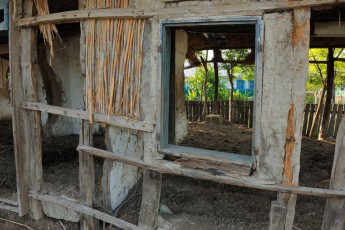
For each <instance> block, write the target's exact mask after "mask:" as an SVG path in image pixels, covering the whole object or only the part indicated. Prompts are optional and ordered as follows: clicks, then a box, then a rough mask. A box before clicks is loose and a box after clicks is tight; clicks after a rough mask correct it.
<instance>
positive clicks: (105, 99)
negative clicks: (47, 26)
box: [85, 0, 145, 121]
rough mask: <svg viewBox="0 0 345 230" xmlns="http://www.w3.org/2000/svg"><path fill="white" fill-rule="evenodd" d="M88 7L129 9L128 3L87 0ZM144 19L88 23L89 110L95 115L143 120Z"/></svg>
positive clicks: (87, 91)
mask: <svg viewBox="0 0 345 230" xmlns="http://www.w3.org/2000/svg"><path fill="white" fill-rule="evenodd" d="M85 7H86V8H89V9H93V8H126V7H128V0H124V1H121V0H118V1H117V0H86V5H85ZM144 23H145V21H144V20H143V19H100V20H88V21H87V22H85V35H86V52H85V55H86V58H85V59H86V107H87V110H88V111H89V112H90V120H91V121H92V113H103V114H108V115H110V116H125V117H127V118H131V119H136V120H137V119H140V116H139V89H140V75H141V67H142V58H143V53H142V52H143V50H142V43H143V32H144Z"/></svg>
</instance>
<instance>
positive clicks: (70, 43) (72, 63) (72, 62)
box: [38, 36, 85, 136]
mask: <svg viewBox="0 0 345 230" xmlns="http://www.w3.org/2000/svg"><path fill="white" fill-rule="evenodd" d="M45 51H46V55H45V56H46V57H47V59H48V60H46V61H47V63H49V62H50V60H49V59H50V57H49V50H48V48H46V49H45ZM42 52H43V51H42V50H39V52H38V55H42V54H40V53H42ZM43 56H44V55H43ZM79 60H80V57H79V36H75V37H69V38H65V39H64V40H63V42H62V44H61V43H60V42H58V41H56V42H55V57H54V58H52V59H51V66H50V67H49V66H46V68H48V69H49V68H50V69H51V70H50V71H53V72H54V73H50V71H49V70H48V71H47V72H48V73H46V72H43V71H42V68H40V67H38V92H39V101H40V102H42V103H47V99H48V98H47V96H48V97H49V95H47V92H46V90H53V91H54V93H53V94H52V95H53V96H54V97H55V98H54V99H53V100H52V102H53V103H52V104H53V105H57V106H62V107H65V108H73V109H83V107H84V105H83V94H84V82H85V80H84V77H83V76H82V74H81V70H80V61H79ZM46 74H50V77H52V76H53V75H54V74H55V77H54V81H51V83H52V86H51V89H46V88H47V87H46V86H45V85H44V83H43V77H45V78H46V79H47V76H45V75H46ZM42 75H43V76H42ZM48 81H49V80H48ZM60 89H61V91H60ZM48 94H49V93H48ZM47 121H48V114H47V113H42V125H43V132H44V135H47V136H51V135H53V136H63V135H70V134H79V132H80V125H81V123H80V121H79V120H77V119H72V118H68V117H63V116H56V117H55V118H54V119H50V120H49V122H47Z"/></svg>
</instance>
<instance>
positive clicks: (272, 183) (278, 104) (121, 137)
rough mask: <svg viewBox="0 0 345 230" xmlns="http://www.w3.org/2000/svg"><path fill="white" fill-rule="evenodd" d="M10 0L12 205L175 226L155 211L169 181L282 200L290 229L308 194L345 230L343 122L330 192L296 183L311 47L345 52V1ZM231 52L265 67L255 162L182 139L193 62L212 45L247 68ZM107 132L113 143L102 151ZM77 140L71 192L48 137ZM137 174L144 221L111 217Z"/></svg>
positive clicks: (333, 225)
mask: <svg viewBox="0 0 345 230" xmlns="http://www.w3.org/2000/svg"><path fill="white" fill-rule="evenodd" d="M0 3H3V4H2V5H3V7H2V8H3V10H0V13H2V14H3V16H4V17H3V18H8V19H9V27H8V28H6V26H5V27H4V28H3V29H2V27H1V24H0V30H3V31H5V32H6V31H9V39H8V40H7V37H6V36H4V37H3V34H2V32H0V40H1V43H2V44H1V45H0V58H1V59H0V64H1V65H0V74H1V75H0V116H4V117H6V116H7V118H8V117H10V114H11V112H12V123H13V139H14V156H15V163H13V165H12V166H11V167H13V168H15V172H16V200H13V199H12V200H11V199H9V198H6V197H4V196H3V194H1V193H0V208H1V209H8V210H12V211H16V212H18V214H19V216H24V215H26V214H30V216H31V218H32V219H35V220H39V219H41V218H43V217H44V215H47V216H49V217H53V218H57V219H64V220H68V221H74V222H80V228H81V229H98V228H99V223H100V221H102V222H104V223H107V224H111V225H113V226H116V227H118V228H120V229H157V227H161V229H164V228H163V226H160V224H159V221H158V217H159V215H158V209H159V207H160V198H161V190H162V175H166V174H170V175H176V176H183V177H191V178H195V179H200V180H206V181H212V182H216V183H221V184H225V185H232V186H239V187H246V188H250V189H254V190H264V191H273V192H275V194H276V198H275V201H273V202H272V203H270V212H269V213H267V218H268V217H269V223H268V226H269V229H292V228H293V224H294V218H295V207H296V200H297V195H298V196H305V195H307V196H316V197H323V198H325V199H327V204H326V207H325V210H324V215H323V221H322V229H339V230H340V229H344V227H345V210H344V208H343V204H344V202H345V191H344V190H345V174H344V161H345V152H344V143H343V137H344V135H345V124H342V126H341V127H340V129H339V133H338V137H337V138H338V139H337V143H336V145H337V146H336V150H335V157H334V164H333V170H332V174H331V180H330V181H331V182H330V184H329V186H328V188H316V187H307V186H299V172H300V163H301V160H300V159H301V158H300V152H301V141H302V119H303V110H304V97H305V93H306V89H305V88H306V81H307V72H308V64H309V60H308V52H309V48H345V28H344V26H345V20H344V17H345V1H344V0H294V1H289V0H283V1H254V0H253V1H251V0H246V1H241V0H238V1H232V0H200V1H187V0H186V1H183V0H63V1H53V0H22V1H15V0H10V1H9V2H8V1H5V0H2V1H0ZM0 5H1V4H0ZM7 6H8V7H7ZM0 8H1V7H0ZM8 15H9V16H8ZM5 21H7V19H6V20H5V19H4V23H5V24H4V25H6V23H7V22H5ZM7 42H8V44H9V48H8V49H6V44H7ZM223 49H251V50H252V51H253V52H252V53H251V55H249V56H248V58H247V59H246V60H244V61H243V62H246V63H250V64H252V65H254V66H255V86H254V113H253V118H252V119H253V135H252V145H251V146H248V148H249V149H250V152H251V155H243V154H235V153H231V152H224V151H223V152H221V151H214V150H207V149H201V148H195V147H187V146H183V145H180V143H181V142H182V141H183V140H184V138H185V137H186V135H187V127H188V121H187V118H186V107H185V97H184V79H185V77H184V69H185V60H186V59H188V60H189V63H190V64H191V65H200V64H202V63H200V61H201V60H200V58H199V57H198V56H197V55H196V53H195V52H196V51H200V50H213V52H214V58H213V59H212V60H211V61H208V62H210V63H213V64H214V65H215V68H216V66H217V63H226V62H227V63H234V62H236V61H234V60H224V59H223V58H222V57H221V55H220V50H223ZM8 60H9V62H8ZM206 61H207V60H206ZM6 65H9V68H10V77H9V73H8V71H7V66H6ZM9 90H10V91H9ZM10 101H11V103H12V108H11V107H9V104H10ZM6 114H7V115H6ZM100 131H104V133H105V137H104V139H105V140H104V142H105V147H97V145H94V139H93V136H94V135H93V133H95V132H96V133H97V132H100ZM72 134H75V135H79V144H78V145H77V146H75V148H76V149H77V150H78V153H79V161H77V166H76V167H74V168H75V169H76V172H77V173H76V174H73V176H72V174H69V173H67V174H64V175H63V177H64V178H63V179H68V180H71V181H72V184H71V186H70V185H64V187H63V188H61V186H60V187H59V185H58V183H59V179H58V178H55V179H54V178H53V179H50V181H49V180H45V178H46V177H45V173H46V172H45V170H43V166H42V146H43V141H42V140H43V138H44V137H51V136H52V137H58V136H67V135H72ZM0 154H1V152H0ZM43 154H44V153H43ZM43 157H44V156H43ZM96 159H97V160H96ZM100 159H101V160H102V165H101V166H100V167H97V164H96V161H97V162H98V161H100ZM103 159H104V162H103ZM2 164H3V163H2V162H1V158H0V168H1V167H2ZM66 164H67V163H66ZM78 164H79V169H78ZM74 166H75V165H74ZM56 170H57V171H56V173H55V175H56V176H57V177H58V174H60V173H61V174H62V173H63V172H62V171H61V172H60V171H59V169H56ZM62 170H63V169H62ZM77 175H79V177H78V176H77ZM139 180H142V199H141V205H140V213H139V217H138V223H129V222H127V221H124V220H122V219H120V218H118V217H116V216H114V215H112V213H111V211H110V212H109V211H107V210H114V209H116V208H117V207H118V206H119V205H121V203H122V202H123V201H124V200H125V199H126V197H127V196H128V194H129V192H130V190H131V189H133V187H134V186H135V185H136V184H137V182H138V181H139ZM0 182H1V181H0ZM68 186H70V187H68ZM0 187H1V185H0ZM96 187H97V189H96ZM73 189H76V191H77V192H73V193H72V194H73V195H71V196H68V194H67V195H66V194H64V192H63V191H62V190H66V191H67V190H73ZM96 190H97V191H96ZM70 194H71V193H70ZM320 227H321V226H320ZM197 229H198V228H197ZM200 229H201V228H200ZM223 229H224V228H223ZM225 229H236V228H230V227H229V228H225Z"/></svg>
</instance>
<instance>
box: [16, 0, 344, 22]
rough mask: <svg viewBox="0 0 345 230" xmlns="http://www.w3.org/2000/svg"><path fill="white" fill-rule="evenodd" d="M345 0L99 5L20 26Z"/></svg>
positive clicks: (257, 10)
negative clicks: (135, 6) (145, 7)
mask: <svg viewBox="0 0 345 230" xmlns="http://www.w3.org/2000/svg"><path fill="white" fill-rule="evenodd" d="M343 2H345V0H323V1H319V0H300V1H264V2H252V1H246V2H239V1H235V2H226V3H225V4H218V5H209V6H207V7H205V6H202V5H200V6H181V7H171V8H164V9H158V10H148V11H138V10H136V9H130V8H127V9H96V10H76V11H66V12H62V13H55V14H50V15H47V16H36V17H30V18H24V19H22V20H20V21H19V22H18V26H20V27H27V26H37V25H39V24H44V23H54V24H59V23H72V22H78V21H81V20H87V19H102V18H103V19H109V18H113V19H115V18H117V19H125V18H132V19H135V18H150V17H153V16H164V18H165V19H169V17H171V15H176V14H181V15H189V16H190V17H196V16H199V17H200V16H206V15H208V16H212V15H217V16H219V15H230V14H236V13H238V12H239V13H241V14H242V15H248V16H254V15H257V16H260V15H262V13H264V12H272V11H280V10H288V9H295V8H303V7H316V6H324V5H331V4H339V3H343Z"/></svg>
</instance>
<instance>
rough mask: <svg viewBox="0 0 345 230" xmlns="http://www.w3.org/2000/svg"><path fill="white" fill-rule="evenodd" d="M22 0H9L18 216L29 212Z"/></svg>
mask: <svg viewBox="0 0 345 230" xmlns="http://www.w3.org/2000/svg"><path fill="white" fill-rule="evenodd" d="M22 7H23V6H22V1H10V17H9V18H10V37H11V39H10V40H9V45H10V71H11V98H12V106H13V114H12V123H13V125H12V127H13V141H14V155H15V163H16V180H17V195H18V202H19V204H18V211H19V216H24V215H26V214H27V213H28V212H29V197H28V196H27V193H28V186H29V178H28V175H29V165H28V164H25V162H28V157H27V156H26V155H25V154H23V151H24V145H22V144H20V143H22V140H24V132H23V126H24V125H23V123H24V119H23V115H24V114H23V113H22V109H21V102H22V101H23V100H24V91H23V85H22V82H21V65H20V30H19V28H18V27H16V26H15V23H16V22H17V20H18V19H20V18H21V17H22Z"/></svg>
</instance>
